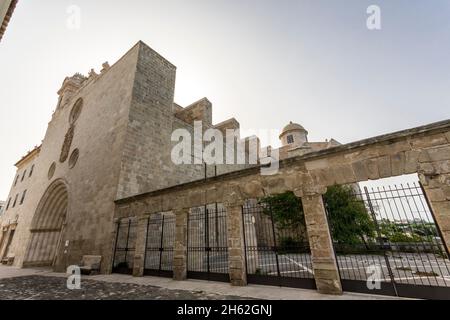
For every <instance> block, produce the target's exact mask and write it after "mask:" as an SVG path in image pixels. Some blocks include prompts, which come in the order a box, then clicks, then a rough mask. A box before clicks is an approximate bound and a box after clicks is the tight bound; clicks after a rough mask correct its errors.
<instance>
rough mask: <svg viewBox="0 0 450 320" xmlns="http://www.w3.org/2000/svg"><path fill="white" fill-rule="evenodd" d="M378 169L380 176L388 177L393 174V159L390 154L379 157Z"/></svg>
mask: <svg viewBox="0 0 450 320" xmlns="http://www.w3.org/2000/svg"><path fill="white" fill-rule="evenodd" d="M377 162H378V171H379V172H380V178H387V177H390V176H392V169H391V159H390V157H389V156H384V157H380V158H378V159H377Z"/></svg>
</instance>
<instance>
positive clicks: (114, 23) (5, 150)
mask: <svg viewBox="0 0 450 320" xmlns="http://www.w3.org/2000/svg"><path fill="white" fill-rule="evenodd" d="M371 4H376V5H379V6H380V8H381V19H382V20H381V27H382V29H381V30H379V31H370V30H368V29H367V27H366V19H367V17H368V15H367V14H366V9H367V7H368V6H369V5H371ZM71 5H75V6H78V7H79V8H80V10H81V20H80V22H81V24H80V28H79V29H75V30H73V29H70V28H68V27H67V20H68V18H69V14H68V13H67V9H68V8H69V7H70V6H71ZM449 39H450V1H448V0H433V1H423V0H395V1H393V0H389V1H381V0H371V1H365V0H345V1H335V0H328V1H325V0H323V1H320V0H309V1H307V0H281V1H275V0H270V1H266V0H239V1H238V0H159V1H156V0H145V1H143V0H142V1H138V0H130V1H120V2H119V1H106V0H95V1H92V0H91V1H89V0H72V1H65V0H40V1H30V0H20V1H19V3H18V5H17V8H16V10H15V12H14V15H13V17H12V20H11V22H10V24H9V26H8V29H7V30H6V34H5V36H4V37H3V39H2V42H1V43H0V110H1V120H2V121H1V124H0V148H1V150H2V156H1V157H0V200H5V199H6V197H7V195H8V192H9V188H10V186H11V183H12V180H13V177H14V173H15V168H14V166H13V165H14V163H15V162H16V161H17V160H19V159H20V158H21V157H22V156H23V155H24V154H25V153H26V152H27V151H28V150H30V149H32V148H33V146H35V145H38V144H40V142H41V139H42V138H43V137H44V134H45V130H46V128H47V123H48V121H49V120H50V117H51V113H52V110H54V108H55V106H56V103H57V94H56V92H57V90H58V89H59V87H60V86H61V83H62V81H63V80H64V78H65V77H66V76H69V75H72V74H74V73H75V72H81V73H83V74H87V72H88V71H89V70H90V69H91V68H95V69H96V70H97V71H99V70H100V68H101V64H102V63H103V62H105V61H109V62H110V63H111V64H112V63H114V62H115V61H116V60H117V59H118V58H119V57H121V56H122V55H123V54H124V53H125V52H126V51H127V50H128V49H130V48H131V47H132V46H133V45H134V44H135V43H136V42H137V41H138V40H142V41H144V42H145V43H147V44H148V45H149V46H151V47H152V48H153V49H155V50H156V51H158V52H159V53H160V54H162V55H163V56H164V57H165V58H167V59H168V60H169V61H171V62H172V63H173V64H175V65H176V66H177V67H178V73H177V84H176V102H177V103H179V104H181V105H183V106H186V105H188V104H190V103H192V102H194V101H196V100H198V99H200V98H202V97H208V99H209V100H210V101H211V102H212V103H213V106H214V111H213V112H214V115H213V119H214V122H216V123H217V122H221V121H223V120H226V119H228V118H231V117H235V118H236V119H237V120H238V121H239V122H240V123H241V127H242V129H280V128H282V127H283V126H284V125H286V124H287V123H288V122H289V121H291V120H292V121H295V122H298V123H300V124H302V125H303V126H304V127H305V128H306V129H307V130H308V131H309V133H310V135H309V138H310V140H311V141H321V140H325V139H327V138H331V137H333V138H335V139H336V140H338V141H340V142H341V143H347V142H352V141H355V140H359V139H363V138H368V137H371V136H374V135H379V134H383V133H388V132H392V131H397V130H402V129H407V128H411V127H415V126H419V125H423V124H428V123H431V122H435V121H440V120H444V119H448V118H450V107H449V105H450V90H449V88H450V76H449V75H450V59H449V57H450V41H449ZM263 142H264V141H263Z"/></svg>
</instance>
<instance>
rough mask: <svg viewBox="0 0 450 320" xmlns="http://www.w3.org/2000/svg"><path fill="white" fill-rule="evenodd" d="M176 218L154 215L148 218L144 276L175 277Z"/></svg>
mask: <svg viewBox="0 0 450 320" xmlns="http://www.w3.org/2000/svg"><path fill="white" fill-rule="evenodd" d="M174 242H175V216H174V215H173V214H166V213H160V214H154V215H151V216H150V217H149V218H148V223H147V238H146V246H145V262H144V275H152V276H159V277H170V278H171V277H172V276H173V264H172V263H173V247H174Z"/></svg>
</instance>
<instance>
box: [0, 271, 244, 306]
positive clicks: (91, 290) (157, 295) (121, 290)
mask: <svg viewBox="0 0 450 320" xmlns="http://www.w3.org/2000/svg"><path fill="white" fill-rule="evenodd" d="M66 281H67V280H66V278H62V277H49V276H25V277H15V278H7V279H1V280H0V300H55V299H56V300H242V299H244V298H242V297H237V296H223V295H217V294H209V293H206V292H202V291H200V292H197V291H185V290H168V289H163V288H158V287H154V286H141V285H134V284H128V283H110V282H103V281H94V280H85V279H83V280H82V282H81V289H80V290H69V289H67V286H66Z"/></svg>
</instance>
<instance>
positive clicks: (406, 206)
mask: <svg viewBox="0 0 450 320" xmlns="http://www.w3.org/2000/svg"><path fill="white" fill-rule="evenodd" d="M336 188H341V189H336ZM342 188H344V189H342ZM343 190H344V191H343ZM346 190H347V191H348V192H346ZM336 195H339V197H336ZM324 200H325V201H324V202H325V205H326V207H327V211H328V218H329V224H330V229H331V233H332V237H333V242H334V248H335V252H336V258H337V263H338V267H339V272H340V276H341V280H342V285H343V289H344V290H347V291H357V292H366V293H373V294H388V295H395V296H404V297H416V298H447V299H448V298H450V261H449V255H448V252H447V250H446V247H445V246H444V244H443V241H442V237H441V234H440V231H439V229H438V227H437V225H436V223H435V220H434V217H433V213H432V211H431V209H430V206H429V205H428V202H427V199H426V197H425V195H424V192H423V190H422V188H421V186H420V185H419V184H417V183H412V184H406V185H395V186H386V187H378V188H372V189H368V188H364V190H358V188H356V187H355V186H353V187H337V186H335V187H332V188H331V189H329V191H328V193H327V195H325V197H324ZM349 231H352V233H351V235H347V234H346V232H347V233H348V232H349Z"/></svg>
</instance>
